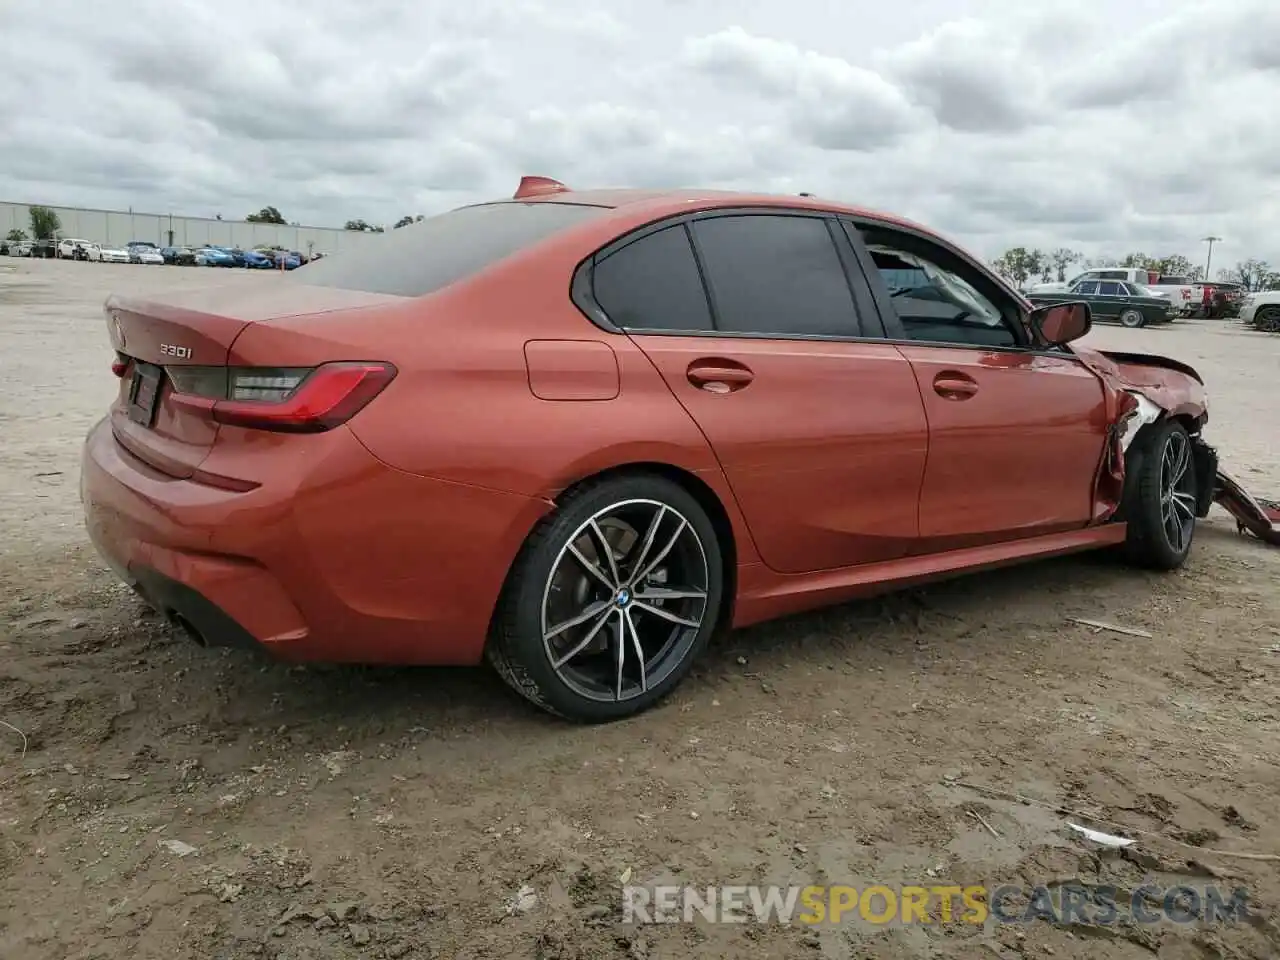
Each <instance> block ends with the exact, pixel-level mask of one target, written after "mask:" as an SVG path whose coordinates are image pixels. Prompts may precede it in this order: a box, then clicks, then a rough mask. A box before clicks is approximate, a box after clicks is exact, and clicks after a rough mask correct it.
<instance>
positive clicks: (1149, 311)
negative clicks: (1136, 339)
mask: <svg viewBox="0 0 1280 960" xmlns="http://www.w3.org/2000/svg"><path fill="white" fill-rule="evenodd" d="M1027 297H1028V299H1029V300H1030V301H1031V302H1032V303H1040V304H1045V303H1066V302H1069V301H1073V300H1083V301H1084V302H1085V303H1087V304H1089V309H1090V310H1091V311H1092V312H1093V317H1094V319H1096V320H1115V321H1118V322H1119V323H1120V324H1121V325H1123V326H1126V327H1145V326H1147V325H1148V324H1151V323H1170V322H1172V321H1173V319H1174V317H1176V316H1177V315H1178V313H1179V311H1178V309H1177V308H1176V307H1175V306H1174V305H1173V304H1172V303H1171V302H1170V301H1169V298H1168V297H1166V296H1159V295H1157V294H1155V293H1153V292H1152V291H1151V290H1149V289H1147V288H1146V287H1144V286H1142V285H1141V284H1139V283H1132V282H1122V281H1120V280H1092V279H1089V280H1077V281H1076V282H1075V283H1074V284H1072V285H1071V287H1070V288H1069V289H1067V290H1066V291H1063V292H1061V293H1031V294H1028V295H1027Z"/></svg>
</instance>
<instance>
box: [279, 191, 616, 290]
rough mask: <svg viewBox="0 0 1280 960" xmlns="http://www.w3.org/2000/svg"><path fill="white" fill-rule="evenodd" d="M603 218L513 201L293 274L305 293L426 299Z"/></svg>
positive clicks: (378, 240) (362, 246) (366, 244)
mask: <svg viewBox="0 0 1280 960" xmlns="http://www.w3.org/2000/svg"><path fill="white" fill-rule="evenodd" d="M608 211H609V208H607V207H598V206H588V205H586V204H570V203H547V202H538V203H518V202H515V201H502V202H499V203H483V204H478V205H476V206H472V207H462V208H460V209H458V210H451V211H449V212H448V213H442V214H440V215H439V216H436V217H430V218H429V219H426V220H423V221H422V222H421V223H415V224H411V225H410V226H407V227H401V228H400V229H399V230H390V231H388V232H386V233H381V234H377V235H375V236H370V237H366V238H363V239H362V240H361V241H360V242H359V243H357V244H353V245H352V247H351V248H350V249H348V250H344V251H343V252H341V253H338V254H334V255H332V256H327V257H324V258H323V259H321V260H317V261H314V262H312V263H309V264H307V265H306V266H305V267H302V268H300V269H298V270H297V271H296V272H295V273H294V274H293V275H294V276H295V277H296V278H297V280H298V281H299V282H301V283H307V284H311V285H313V286H320V287H341V288H343V289H346V290H361V291H364V292H366V293H381V294H389V295H391V296H399V297H421V296H426V295H427V294H429V293H434V292H435V291H437V290H441V289H443V288H444V287H447V286H449V285H450V284H452V283H457V282H458V281H459V280H463V279H465V278H466V277H469V276H471V275H472V274H474V273H477V272H479V271H480V270H483V269H484V268H485V267H488V266H491V265H492V264H495V263H497V262H498V261H499V260H503V259H505V258H506V257H509V256H511V255H512V254H514V253H518V252H519V251H520V250H523V249H524V248H526V247H530V246H533V245H534V244H536V243H538V242H540V241H542V240H545V239H547V238H548V237H550V236H552V235H553V234H555V233H558V232H559V231H561V230H565V229H568V228H570V227H574V226H577V225H578V224H581V223H585V222H587V221H589V220H592V219H594V218H596V217H598V216H600V215H601V214H603V213H607V212H608ZM567 282H568V279H567V278H566V283H567Z"/></svg>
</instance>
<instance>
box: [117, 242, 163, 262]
mask: <svg viewBox="0 0 1280 960" xmlns="http://www.w3.org/2000/svg"><path fill="white" fill-rule="evenodd" d="M125 249H126V250H127V251H128V252H129V260H130V262H131V263H164V256H163V255H162V254H161V253H160V250H159V248H158V247H156V245H155V244H154V243H146V242H135V243H131V244H129V245H128V246H127V247H125Z"/></svg>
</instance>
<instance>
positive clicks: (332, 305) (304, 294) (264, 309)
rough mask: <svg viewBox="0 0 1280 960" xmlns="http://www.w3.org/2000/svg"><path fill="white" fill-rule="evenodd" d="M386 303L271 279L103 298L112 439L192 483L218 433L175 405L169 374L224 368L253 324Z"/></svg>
mask: <svg viewBox="0 0 1280 960" xmlns="http://www.w3.org/2000/svg"><path fill="white" fill-rule="evenodd" d="M277 279H279V282H278V283H277V282H273V281H276V280H277ZM268 284H270V286H268ZM386 299H387V298H385V297H380V296H377V295H375V294H367V293H361V292H357V291H350V290H340V289H335V288H326V287H312V286H307V285H304V284H298V283H290V282H285V281H284V280H283V278H276V277H271V278H268V279H266V280H265V282H263V283H262V284H258V283H254V284H252V286H251V287H242V286H238V285H237V286H234V287H229V288H228V287H218V288H215V289H209V290H200V291H181V292H176V293H175V294H173V295H171V296H168V297H165V298H164V299H155V298H146V299H144V298H134V297H122V296H112V297H109V298H108V299H107V302H106V304H105V306H104V312H105V314H106V319H107V329H108V333H109V335H110V339H111V345H112V347H113V348H114V349H115V351H116V354H117V357H116V360H117V362H116V364H115V366H114V369H115V370H116V372H117V373H118V374H119V375H120V391H119V394H118V396H117V398H116V401H115V403H114V404H113V405H112V407H111V427H112V432H113V433H114V434H115V437H116V440H117V441H118V442H119V443H120V445H121V446H122V447H124V448H125V449H126V450H127V451H129V452H130V453H131V454H133V455H134V456H135V457H137V458H138V459H139V460H142V461H143V462H144V463H146V464H148V465H149V466H151V467H152V468H153V469H156V470H159V471H160V472H162V473H164V474H167V475H169V476H171V477H175V478H179V479H186V478H189V477H191V476H192V475H193V474H195V472H196V470H197V468H198V467H199V466H200V464H201V462H202V461H203V460H204V459H205V457H207V456H208V454H209V451H210V450H211V449H212V447H213V444H214V442H215V440H216V439H217V437H218V432H219V427H218V424H217V423H215V422H214V421H213V420H211V419H210V418H209V417H207V416H203V415H201V412H200V411H199V410H198V409H194V408H192V407H190V406H188V405H184V404H182V403H181V402H175V398H174V388H175V384H174V377H175V375H177V376H179V377H182V378H183V379H184V380H190V379H191V378H192V377H193V376H197V377H198V376H201V375H204V373H205V372H207V371H211V370H217V368H226V367H227V365H228V360H229V358H230V357H231V349H232V345H233V344H234V343H235V341H236V339H237V338H238V337H239V336H240V334H241V333H242V332H243V331H244V329H245V328H246V327H248V326H250V325H251V324H253V323H256V322H260V321H264V320H271V319H275V318H281V317H293V316H300V315H307V314H319V313H329V312H332V311H335V310H347V309H357V308H360V307H368V306H372V305H374V304H377V303H380V302H384V301H385V300H386ZM183 368H187V369H186V370H185V371H184V369H183Z"/></svg>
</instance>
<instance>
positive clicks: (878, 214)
mask: <svg viewBox="0 0 1280 960" xmlns="http://www.w3.org/2000/svg"><path fill="white" fill-rule="evenodd" d="M508 202H521V203H565V204H575V205H580V206H591V207H611V208H614V209H618V210H621V209H624V208H633V209H634V208H644V211H645V213H647V214H653V215H654V216H655V217H661V216H671V215H673V214H677V213H680V212H681V211H682V210H686V209H689V208H690V207H697V208H699V209H709V208H710V209H714V208H717V207H788V208H791V209H800V210H815V211H820V212H826V213H843V214H848V215H849V216H853V217H858V218H864V219H872V220H881V221H884V222H886V223H893V224H897V225H899V226H904V227H909V228H911V229H913V230H919V231H921V232H923V233H927V234H930V235H931V236H935V235H936V231H934V230H931V229H930V228H928V227H926V226H924V225H923V224H919V223H915V222H913V221H911V220H907V219H905V218H904V217H899V216H896V215H894V214H890V213H884V212H882V211H879V210H873V209H871V208H869V207H859V206H854V205H852V204H847V203H841V202H839V201H837V200H826V199H823V198H820V197H814V196H812V195H809V194H776V193H750V192H745V191H737V190H694V189H665V190H664V189H647V190H646V189H640V188H629V187H616V188H600V189H592V190H570V189H567V188H566V189H564V190H561V191H559V192H556V193H547V194H542V195H532V196H523V197H521V196H516V197H513V198H512V200H511V201H508ZM637 212H638V211H637Z"/></svg>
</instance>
